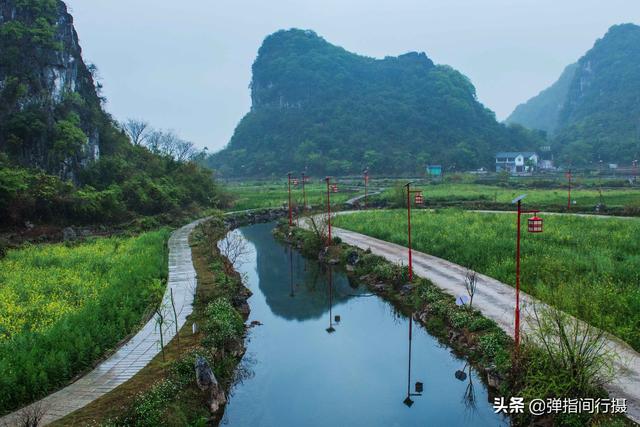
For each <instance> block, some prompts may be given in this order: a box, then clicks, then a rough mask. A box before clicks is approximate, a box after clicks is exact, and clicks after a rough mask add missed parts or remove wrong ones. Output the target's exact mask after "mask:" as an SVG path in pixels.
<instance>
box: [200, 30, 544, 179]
mask: <svg viewBox="0 0 640 427" xmlns="http://www.w3.org/2000/svg"><path fill="white" fill-rule="evenodd" d="M252 71H253V77H252V81H251V100H252V106H251V110H250V111H249V113H247V115H246V116H245V117H244V118H243V119H242V120H241V122H240V123H239V124H238V126H237V128H236V130H235V133H234V135H233V137H232V138H231V141H230V142H229V144H228V146H227V147H226V148H225V149H223V150H222V151H220V152H218V153H215V154H213V155H211V156H210V157H209V164H210V166H212V167H213V168H214V169H217V170H218V171H219V173H221V174H222V175H224V176H269V175H273V174H283V173H286V172H287V171H289V170H294V169H295V170H302V169H305V168H306V169H307V171H308V172H309V173H313V174H334V175H344V174H353V173H360V172H361V171H362V169H364V168H365V167H369V168H371V169H372V170H375V171H376V172H377V173H394V174H403V173H404V174H415V173H416V172H421V171H423V170H424V167H425V166H426V164H428V163H442V164H444V165H445V167H446V168H448V169H457V170H461V169H470V168H476V167H480V166H489V165H490V164H491V163H492V161H493V155H494V152H495V151H500V150H520V149H530V150H534V149H536V147H537V145H538V144H539V143H541V141H542V139H541V138H540V137H539V136H538V135H537V134H534V133H532V132H528V131H526V130H524V129H523V128H521V127H507V126H505V125H502V124H500V123H498V122H496V120H495V115H494V113H493V112H491V111H490V110H488V109H487V108H485V107H484V106H483V105H482V104H481V103H479V102H478V100H477V99H476V92H475V88H474V87H473V85H472V84H471V82H470V81H469V79H468V78H467V77H465V76H464V75H462V74H461V73H459V72H458V71H456V70H454V69H453V68H451V67H449V66H446V65H436V64H434V63H433V61H432V60H431V59H429V58H428V57H427V55H426V54H424V53H417V52H410V53H407V54H404V55H400V56H398V57H386V58H384V59H374V58H369V57H365V56H360V55H357V54H354V53H351V52H348V51H346V50H345V49H343V48H341V47H338V46H334V45H332V44H330V43H328V42H327V41H326V40H325V39H323V38H322V37H320V36H318V35H317V34H316V33H314V32H313V31H309V30H306V31H304V30H298V29H292V30H287V31H284V30H283V31H278V32H276V33H274V34H272V35H270V36H268V37H267V38H266V39H265V40H264V43H263V44H262V46H261V47H260V49H259V51H258V56H257V58H256V60H255V62H254V64H253V68H252Z"/></svg>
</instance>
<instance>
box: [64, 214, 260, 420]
mask: <svg viewBox="0 0 640 427" xmlns="http://www.w3.org/2000/svg"><path fill="white" fill-rule="evenodd" d="M226 232H227V229H226V226H225V224H224V222H223V220H222V217H221V216H220V215H215V214H214V217H213V218H212V219H211V220H209V221H207V222H205V223H203V224H201V225H199V226H198V227H197V228H196V229H195V230H194V232H193V234H192V235H191V238H190V243H191V246H192V253H193V259H194V266H195V268H196V271H197V274H198V286H197V288H196V298H195V301H194V311H193V313H192V314H191V315H190V316H189V318H188V319H187V322H186V323H185V325H184V326H183V327H182V329H180V331H179V336H180V340H179V342H178V340H176V339H173V340H172V341H171V342H169V343H168V344H167V347H166V349H165V358H163V357H162V356H161V355H160V354H159V355H157V356H156V357H155V358H154V359H153V360H152V361H151V363H150V364H149V365H147V366H146V367H145V368H144V369H142V370H141V371H140V372H139V373H137V374H136V375H135V376H134V377H133V378H132V379H131V380H129V381H127V382H126V383H125V384H123V385H121V386H120V387H118V388H116V389H115V390H113V391H112V392H110V393H108V394H106V395H104V396H102V397H101V398H99V399H98V400H96V401H94V402H92V403H90V404H89V405H87V406H86V407H84V408H82V409H80V410H78V411H76V412H74V413H73V414H71V415H69V416H67V417H65V418H63V419H62V420H60V421H58V422H56V423H54V425H56V426H58V425H59V426H67V425H102V426H105V427H106V426H110V427H115V426H136V427H146V426H149V427H151V426H153V427H155V426H186V425H192V426H197V425H210V424H211V420H212V419H218V418H219V416H220V415H221V412H220V413H217V414H211V412H210V411H209V404H210V402H209V391H205V392H203V391H201V390H200V389H199V388H198V387H197V385H196V381H195V375H194V362H195V360H196V357H197V356H201V357H203V358H204V359H205V360H207V362H208V363H209V365H210V366H211V368H212V369H213V371H214V374H215V376H216V379H217V380H218V383H219V384H220V386H221V387H222V389H224V390H225V392H228V390H229V388H230V387H231V384H232V383H233V380H234V378H235V368H236V366H237V364H238V362H239V361H240V358H241V355H242V349H243V346H242V342H243V339H244V321H243V317H242V315H241V314H240V312H239V311H238V308H237V307H234V305H233V304H232V303H231V302H230V301H238V300H241V301H245V300H246V298H248V295H249V293H248V291H247V290H246V288H244V286H243V285H242V281H241V279H240V277H239V275H238V274H237V273H235V272H234V271H233V267H232V266H230V265H229V264H228V262H227V260H226V259H225V258H224V257H222V256H221V254H220V251H219V249H218V247H217V242H218V240H219V239H221V238H222V237H223V236H224V235H225V233H226ZM194 323H196V324H197V325H199V326H200V331H199V332H197V333H196V334H193V333H192V326H193V324H194ZM212 417H213V418H212Z"/></svg>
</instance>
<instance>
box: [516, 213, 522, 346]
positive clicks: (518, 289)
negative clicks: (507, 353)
mask: <svg viewBox="0 0 640 427" xmlns="http://www.w3.org/2000/svg"><path fill="white" fill-rule="evenodd" d="M520 204H521V201H520V200H518V224H517V227H516V228H517V230H518V231H517V238H516V313H515V314H516V324H515V342H516V348H519V346H520V214H521V209H520Z"/></svg>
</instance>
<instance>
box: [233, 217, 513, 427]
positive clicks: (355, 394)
mask: <svg viewBox="0 0 640 427" xmlns="http://www.w3.org/2000/svg"><path fill="white" fill-rule="evenodd" d="M273 227H274V224H257V225H251V226H247V227H242V228H240V229H238V230H236V231H234V233H240V234H241V235H242V236H243V237H244V238H245V239H246V240H247V242H248V244H247V246H248V254H247V255H246V256H245V257H244V259H243V260H242V262H240V263H238V265H237V269H238V271H239V272H240V273H241V274H243V275H245V277H246V283H247V286H248V287H249V288H250V289H251V291H252V292H253V296H252V297H251V298H250V299H249V304H250V306H251V315H250V318H249V321H258V322H261V323H262V325H259V326H254V327H252V328H251V329H250V331H249V335H248V340H247V353H246V354H245V356H244V358H243V360H242V362H241V364H240V372H241V375H240V376H241V379H239V380H238V382H237V383H236V384H235V385H234V386H233V388H232V390H231V393H230V396H229V402H228V405H227V407H226V410H225V414H224V417H223V420H222V423H223V424H224V425H230V426H278V427H287V426H296V427H301V426H417V425H432V426H449V427H455V426H500V425H508V424H509V422H508V419H507V418H505V417H503V416H501V415H497V414H495V413H494V411H493V409H492V407H491V404H490V402H489V398H488V394H487V389H486V387H485V385H484V384H483V382H482V381H481V380H480V378H479V376H478V373H477V372H476V371H475V370H474V369H473V368H471V367H469V366H468V364H467V363H466V362H465V360H464V359H461V358H459V357H457V356H456V355H454V354H453V353H452V351H451V349H450V348H448V347H446V346H444V345H442V344H441V343H440V342H439V341H438V340H437V339H436V338H434V337H432V336H431V335H429V334H428V333H427V331H426V330H424V329H423V328H422V327H421V326H419V325H418V324H416V323H415V322H409V319H408V318H407V317H405V316H403V315H401V314H400V313H398V312H397V311H396V310H395V309H394V307H393V306H392V305H391V304H390V303H388V302H386V301H384V300H383V299H381V298H380V297H378V296H374V295H371V294H370V293H369V291H368V290H367V289H365V288H364V287H359V288H358V287H354V286H351V285H350V283H349V280H348V278H347V276H346V275H345V274H344V273H343V272H341V271H338V270H335V269H334V270H332V271H330V270H328V269H327V268H326V267H324V266H321V265H320V264H319V263H317V262H315V261H311V260H307V259H305V258H303V257H302V256H301V255H300V254H299V253H298V252H296V251H295V250H291V249H290V248H289V246H288V245H285V244H281V243H280V242H278V241H276V240H275V239H274V238H273V236H272V234H271V230H272V229H273ZM410 323H411V324H412V325H410ZM410 326H411V337H412V339H411V341H410V340H409V335H410V334H409V330H410ZM410 349H411V352H410ZM456 372H457V374H456ZM416 383H421V384H416ZM420 385H422V390H420Z"/></svg>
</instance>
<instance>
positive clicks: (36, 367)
mask: <svg viewBox="0 0 640 427" xmlns="http://www.w3.org/2000/svg"><path fill="white" fill-rule="evenodd" d="M168 236H169V232H168V230H161V231H156V232H151V233H146V234H142V235H140V236H138V237H130V238H124V237H112V238H102V239H95V240H91V241H88V242H86V243H80V244H77V245H63V244H55V245H45V246H29V247H26V248H24V249H20V250H15V251H10V252H8V253H7V255H6V257H5V258H4V259H2V260H1V261H0V413H1V412H5V411H9V410H12V409H16V408H17V407H18V406H20V405H22V404H25V403H28V402H30V401H33V400H35V399H37V398H39V397H42V396H44V395H46V394H47V393H49V392H51V391H53V390H54V389H55V388H57V387H60V386H62V385H64V384H65V383H66V382H67V381H69V380H70V379H71V378H73V377H74V376H75V375H77V374H78V373H79V372H81V371H82V370H84V369H87V368H90V367H91V366H92V364H93V363H94V362H95V361H96V360H97V359H99V358H100V357H102V356H103V355H104V354H105V352H106V351H108V350H110V349H113V348H114V346H116V345H117V343H118V342H119V341H120V340H121V339H122V338H124V337H125V336H127V335H128V334H130V333H131V332H133V331H134V330H135V329H136V327H137V326H138V325H139V324H140V322H141V321H144V320H145V317H146V316H147V315H148V314H149V313H150V311H151V309H152V308H153V307H154V306H155V305H156V304H157V303H158V302H159V301H160V299H161V297H162V294H163V292H164V288H165V286H164V282H165V280H166V277H167V249H166V241H167V239H168Z"/></svg>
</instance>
